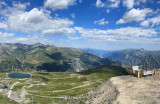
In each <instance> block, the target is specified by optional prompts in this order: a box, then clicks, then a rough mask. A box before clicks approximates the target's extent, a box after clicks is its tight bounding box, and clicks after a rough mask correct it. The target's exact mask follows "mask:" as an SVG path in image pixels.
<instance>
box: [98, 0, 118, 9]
mask: <svg viewBox="0 0 160 104" xmlns="http://www.w3.org/2000/svg"><path fill="white" fill-rule="evenodd" d="M120 2H121V1H120V0H108V1H107V2H102V1H101V0H97V1H96V7H106V8H117V7H118V6H119V4H120Z"/></svg>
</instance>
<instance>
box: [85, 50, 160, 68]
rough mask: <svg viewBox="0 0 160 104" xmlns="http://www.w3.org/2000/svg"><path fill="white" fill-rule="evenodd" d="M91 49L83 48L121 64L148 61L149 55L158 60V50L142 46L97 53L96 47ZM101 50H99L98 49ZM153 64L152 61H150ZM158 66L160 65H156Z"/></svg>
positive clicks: (159, 58) (130, 64) (129, 64)
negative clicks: (146, 48)
mask: <svg viewBox="0 0 160 104" xmlns="http://www.w3.org/2000/svg"><path fill="white" fill-rule="evenodd" d="M90 50H92V51H88V50H85V51H87V52H90V53H92V54H95V55H97V56H102V57H103V58H112V59H115V60H117V61H120V62H121V63H122V65H123V66H124V67H125V66H133V65H142V64H143V61H144V60H147V61H148V62H149V55H152V56H153V57H154V58H155V59H157V60H158V61H159V62H160V51H149V50H145V49H143V48H141V49H124V50H118V51H108V50H107V51H106V53H103V54H101V53H99V54H97V52H96V51H97V49H96V51H94V49H90ZM99 51H101V50H99ZM103 51H104V50H103ZM152 64H153V63H152ZM158 67H160V65H158Z"/></svg>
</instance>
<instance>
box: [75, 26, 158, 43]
mask: <svg viewBox="0 0 160 104" xmlns="http://www.w3.org/2000/svg"><path fill="white" fill-rule="evenodd" d="M75 29H76V30H77V31H78V32H79V33H80V34H81V37H82V38H84V39H87V40H94V41H105V42H122V41H123V42H135V41H136V40H141V41H142V42H143V40H147V39H148V40H150V39H151V37H154V38H155V39H156V37H157V34H158V33H157V32H156V31H155V30H154V29H143V28H135V27H126V28H120V29H109V30H99V29H84V28H82V27H75ZM154 38H153V39H154ZM136 42H137V41H136Z"/></svg>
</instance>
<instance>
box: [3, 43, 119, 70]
mask: <svg viewBox="0 0 160 104" xmlns="http://www.w3.org/2000/svg"><path fill="white" fill-rule="evenodd" d="M103 65H121V63H120V62H119V61H115V60H113V59H108V58H106V59H103V58H100V57H98V56H96V55H93V54H91V53H88V52H85V51H83V50H81V49H76V48H62V47H56V46H54V45H43V44H41V43H37V44H33V45H26V44H20V43H3V44H0V71H17V70H36V71H40V70H43V71H49V72H69V71H74V72H79V71H82V70H87V69H91V68H95V67H99V66H103Z"/></svg>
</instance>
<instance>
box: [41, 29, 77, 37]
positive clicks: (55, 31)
mask: <svg viewBox="0 0 160 104" xmlns="http://www.w3.org/2000/svg"><path fill="white" fill-rule="evenodd" d="M74 33H75V30H74V29H72V28H57V29H48V30H44V31H43V32H42V34H43V35H45V36H69V35H73V34H74Z"/></svg>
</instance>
